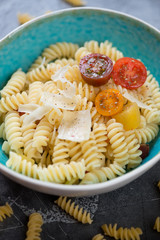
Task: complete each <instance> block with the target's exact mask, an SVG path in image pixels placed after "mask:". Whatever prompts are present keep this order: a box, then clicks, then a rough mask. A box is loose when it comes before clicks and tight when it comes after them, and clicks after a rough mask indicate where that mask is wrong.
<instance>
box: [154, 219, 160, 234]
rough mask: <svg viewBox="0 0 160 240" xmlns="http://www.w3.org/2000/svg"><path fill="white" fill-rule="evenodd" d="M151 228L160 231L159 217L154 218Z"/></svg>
mask: <svg viewBox="0 0 160 240" xmlns="http://www.w3.org/2000/svg"><path fill="white" fill-rule="evenodd" d="M153 229H154V230H156V231H157V232H160V217H157V218H156V221H155V224H154V227H153Z"/></svg>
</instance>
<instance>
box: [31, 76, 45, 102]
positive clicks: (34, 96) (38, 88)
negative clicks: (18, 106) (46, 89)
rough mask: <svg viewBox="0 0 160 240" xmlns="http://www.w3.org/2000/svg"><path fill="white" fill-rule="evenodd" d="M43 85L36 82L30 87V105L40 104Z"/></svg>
mask: <svg viewBox="0 0 160 240" xmlns="http://www.w3.org/2000/svg"><path fill="white" fill-rule="evenodd" d="M42 89H43V83H42V82H39V81H36V82H33V83H32V84H30V85H29V94H28V99H29V103H34V104H38V103H39V101H40V98H41V95H42Z"/></svg>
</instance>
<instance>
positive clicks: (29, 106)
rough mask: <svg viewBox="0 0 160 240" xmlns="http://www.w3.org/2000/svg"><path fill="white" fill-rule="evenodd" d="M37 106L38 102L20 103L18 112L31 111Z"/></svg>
mask: <svg viewBox="0 0 160 240" xmlns="http://www.w3.org/2000/svg"><path fill="white" fill-rule="evenodd" d="M38 107H39V105H38V104H34V103H28V104H20V105H19V108H18V112H25V113H31V112H33V111H34V110H36V109H37V108H38Z"/></svg>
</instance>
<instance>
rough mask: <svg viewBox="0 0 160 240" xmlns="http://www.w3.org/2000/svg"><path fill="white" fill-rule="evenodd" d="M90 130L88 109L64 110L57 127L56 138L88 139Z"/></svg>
mask: <svg viewBox="0 0 160 240" xmlns="http://www.w3.org/2000/svg"><path fill="white" fill-rule="evenodd" d="M90 132H91V114H90V110H84V111H73V112H70V111H65V112H64V115H63V119H62V123H61V125H60V126H59V128H58V138H59V139H65V140H70V141H73V142H82V141H85V140H88V139H89V137H90Z"/></svg>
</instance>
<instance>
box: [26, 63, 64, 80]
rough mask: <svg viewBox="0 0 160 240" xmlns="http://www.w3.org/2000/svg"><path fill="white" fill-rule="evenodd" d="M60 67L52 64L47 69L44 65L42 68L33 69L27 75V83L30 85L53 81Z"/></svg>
mask: <svg viewBox="0 0 160 240" xmlns="http://www.w3.org/2000/svg"><path fill="white" fill-rule="evenodd" d="M60 67H61V66H60V65H59V64H54V63H50V64H47V66H46V67H45V66H44V65H42V66H41V67H38V68H33V70H32V71H30V72H28V73H27V76H26V77H27V81H29V82H30V83H32V82H35V81H41V82H47V81H48V80H51V76H52V75H54V74H55V73H56V71H58V70H59V69H60Z"/></svg>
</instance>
